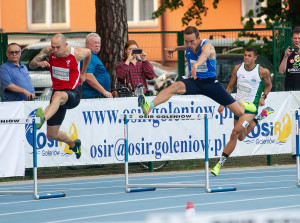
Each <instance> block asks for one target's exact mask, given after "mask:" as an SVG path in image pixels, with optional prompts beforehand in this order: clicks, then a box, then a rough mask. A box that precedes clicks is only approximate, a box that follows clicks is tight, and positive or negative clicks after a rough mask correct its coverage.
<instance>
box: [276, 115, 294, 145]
mask: <svg viewBox="0 0 300 223" xmlns="http://www.w3.org/2000/svg"><path fill="white" fill-rule="evenodd" d="M275 123H276V124H277V123H279V128H276V131H278V139H277V141H279V142H286V141H287V138H288V137H289V136H290V135H291V132H292V121H291V118H290V116H289V115H288V114H286V115H285V116H284V117H283V119H282V123H280V122H275ZM281 124H282V125H283V127H282V128H281ZM276 133H277V132H275V133H274V134H275V135H277V134H276Z"/></svg>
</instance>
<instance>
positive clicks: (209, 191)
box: [205, 187, 236, 193]
mask: <svg viewBox="0 0 300 223" xmlns="http://www.w3.org/2000/svg"><path fill="white" fill-rule="evenodd" d="M205 191H206V192H207V193H216V192H226V191H236V187H224V188H222V187H219V188H206V189H205Z"/></svg>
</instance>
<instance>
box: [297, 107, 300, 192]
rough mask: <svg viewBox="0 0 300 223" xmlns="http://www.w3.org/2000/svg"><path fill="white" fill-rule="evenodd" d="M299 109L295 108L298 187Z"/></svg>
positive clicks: (299, 173) (299, 177) (299, 185)
mask: <svg viewBox="0 0 300 223" xmlns="http://www.w3.org/2000/svg"><path fill="white" fill-rule="evenodd" d="M299 113H300V110H296V168H297V184H296V185H297V186H298V187H300V161H299V160H300V152H299V150H300V149H299V140H300V139H299V128H300V119H299Z"/></svg>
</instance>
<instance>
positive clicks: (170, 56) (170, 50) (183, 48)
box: [165, 46, 186, 58]
mask: <svg viewBox="0 0 300 223" xmlns="http://www.w3.org/2000/svg"><path fill="white" fill-rule="evenodd" d="M185 49H186V47H185V46H177V47H175V48H165V51H167V54H168V57H169V58H173V53H174V52H175V51H178V50H185Z"/></svg>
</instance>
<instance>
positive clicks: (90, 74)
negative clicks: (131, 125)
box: [80, 33, 112, 98]
mask: <svg viewBox="0 0 300 223" xmlns="http://www.w3.org/2000/svg"><path fill="white" fill-rule="evenodd" d="M86 47H87V48H89V49H90V50H91V51H92V57H91V61H90V63H89V66H88V68H87V71H86V81H85V82H84V83H83V85H82V98H102V97H106V98H112V94H111V93H110V92H109V89H110V76H109V73H108V72H107V70H106V68H105V67H104V65H103V63H102V62H101V60H100V59H99V57H98V56H97V54H98V53H99V52H100V48H101V38H100V36H99V35H98V34H97V33H90V34H88V35H87V36H86ZM80 65H81V66H82V62H81V63H80Z"/></svg>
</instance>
